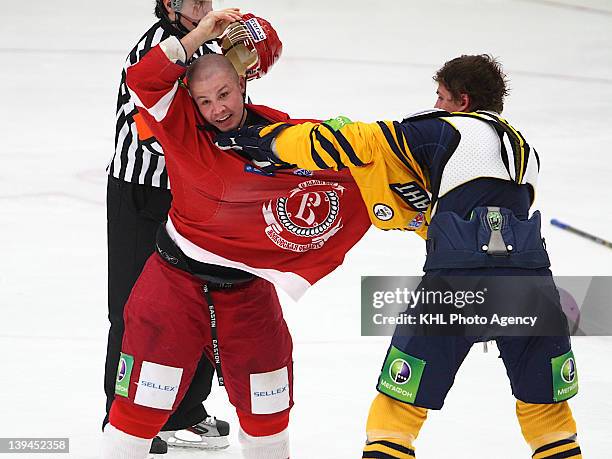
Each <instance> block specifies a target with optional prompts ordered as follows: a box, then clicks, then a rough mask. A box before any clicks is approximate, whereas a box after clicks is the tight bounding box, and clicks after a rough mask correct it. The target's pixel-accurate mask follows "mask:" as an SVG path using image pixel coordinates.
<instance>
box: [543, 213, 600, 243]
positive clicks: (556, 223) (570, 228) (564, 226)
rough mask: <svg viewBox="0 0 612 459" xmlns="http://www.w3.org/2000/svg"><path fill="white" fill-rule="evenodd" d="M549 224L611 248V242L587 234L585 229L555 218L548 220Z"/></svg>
mask: <svg viewBox="0 0 612 459" xmlns="http://www.w3.org/2000/svg"><path fill="white" fill-rule="evenodd" d="M550 224H551V225H553V226H556V227H557V228H561V229H564V230H566V231H569V232H570V233H574V234H577V235H578V236H582V237H584V238H586V239H588V240H590V241H593V242H596V243H597V244H601V245H603V246H606V247H608V248H610V249H612V242H610V241H606V240H605V239H602V238H600V237H597V236H594V235H592V234H589V233H587V232H586V231H582V230H579V229H578V228H574V227H573V226H570V225H568V224H567V223H563V222H560V221H559V220H557V219H556V218H553V219H552V220H551V221H550Z"/></svg>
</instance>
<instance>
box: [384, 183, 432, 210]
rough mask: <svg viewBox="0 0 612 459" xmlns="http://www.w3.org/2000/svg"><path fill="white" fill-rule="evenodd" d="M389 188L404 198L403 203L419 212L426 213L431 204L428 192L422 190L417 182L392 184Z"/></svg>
mask: <svg viewBox="0 0 612 459" xmlns="http://www.w3.org/2000/svg"><path fill="white" fill-rule="evenodd" d="M389 187H390V188H391V190H392V191H393V192H394V193H395V194H397V195H398V196H399V197H400V198H402V201H404V202H405V203H406V204H408V206H409V207H410V208H412V209H413V210H416V211H417V212H421V211H425V210H426V209H427V208H428V207H429V204H431V200H430V199H429V195H428V194H427V191H425V190H424V189H423V188H421V186H420V185H419V184H417V182H410V183H391V184H390V185H389Z"/></svg>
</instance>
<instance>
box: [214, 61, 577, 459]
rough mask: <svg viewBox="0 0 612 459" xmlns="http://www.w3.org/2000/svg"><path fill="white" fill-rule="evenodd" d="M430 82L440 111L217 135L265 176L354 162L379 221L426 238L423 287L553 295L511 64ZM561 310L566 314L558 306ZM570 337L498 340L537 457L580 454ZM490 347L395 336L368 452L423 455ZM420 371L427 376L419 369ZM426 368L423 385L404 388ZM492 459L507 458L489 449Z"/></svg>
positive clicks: (459, 68) (455, 71) (456, 67)
mask: <svg viewBox="0 0 612 459" xmlns="http://www.w3.org/2000/svg"><path fill="white" fill-rule="evenodd" d="M434 80H435V81H436V82H437V83H438V91H437V93H438V100H437V102H436V105H435V108H436V110H430V111H427V112H422V113H419V114H416V115H413V116H410V117H408V118H406V119H404V120H402V121H401V122H396V121H393V122H392V121H379V122H376V123H359V122H355V123H353V122H351V121H350V120H349V119H348V118H345V117H338V118H335V119H332V120H329V121H326V122H324V123H304V124H301V125H297V126H290V125H287V124H277V125H272V126H268V127H260V126H251V127H245V128H243V129H241V130H239V131H236V132H233V133H227V134H225V135H221V136H219V137H218V138H217V144H218V145H219V146H221V147H222V148H233V149H235V150H239V151H241V152H242V154H246V155H248V156H249V157H251V158H252V159H253V160H254V161H255V163H256V164H257V165H259V166H260V167H262V168H263V169H273V168H275V167H279V166H280V167H283V166H287V165H297V166H298V167H301V168H305V169H313V170H314V169H334V170H340V169H343V168H346V167H348V168H350V169H351V172H352V174H353V176H354V178H355V181H356V182H357V183H358V185H359V187H360V190H361V194H362V197H363V199H364V201H365V203H366V206H367V208H368V209H369V212H370V218H371V220H372V222H373V223H374V225H376V226H377V227H379V228H382V229H399V230H406V231H414V232H416V233H417V234H419V235H420V236H421V237H423V238H424V239H426V240H427V258H426V262H425V266H424V271H425V276H424V277H423V280H426V279H428V278H431V277H435V276H441V275H454V276H475V275H476V276H508V275H512V276H516V275H518V276H525V278H527V277H529V276H533V278H541V279H542V278H543V279H545V280H546V282H548V284H549V285H551V286H552V287H553V288H554V283H553V281H552V274H551V272H550V270H549V267H550V261H549V259H548V254H547V252H546V249H545V247H544V244H543V241H542V238H541V235H540V214H539V212H537V211H536V212H534V213H533V214H532V216H531V217H530V208H531V206H532V204H533V200H534V197H535V192H536V185H537V176H538V172H539V168H540V159H539V157H538V154H537V152H536V150H535V149H534V148H533V147H531V146H530V144H529V143H528V141H527V140H526V139H525V137H524V136H523V135H522V134H521V133H520V132H519V131H518V130H517V129H516V128H514V127H513V126H512V125H511V124H510V123H508V122H507V121H506V120H505V119H503V118H502V117H501V116H500V113H501V112H502V111H503V101H504V97H505V96H506V95H507V89H506V76H505V74H504V73H503V71H502V69H501V65H500V64H499V63H498V62H497V61H496V60H495V59H493V58H491V57H490V56H487V55H478V56H461V57H458V58H456V59H453V60H451V61H449V62H447V63H446V64H445V65H444V66H443V67H442V68H441V69H440V70H438V72H437V73H436V75H435V76H434ZM483 237H484V238H485V239H484V243H483ZM526 282H529V281H526ZM536 301H537V298H536ZM557 306H558V307H557ZM555 310H558V311H559V314H560V315H561V316H562V313H561V312H560V311H561V308H560V305H555ZM563 321H565V318H564V317H563ZM563 323H566V322H563ZM560 335H562V336H512V337H508V336H497V335H496V336H494V337H493V338H494V339H495V341H496V342H497V347H498V348H499V350H500V357H501V358H502V360H503V362H504V365H505V366H506V371H507V374H508V377H509V379H510V386H511V390H512V393H513V395H514V396H515V397H516V399H517V400H516V415H517V418H518V421H519V424H520V426H521V431H522V433H523V436H524V438H525V441H526V442H527V444H528V445H529V447H530V448H531V450H532V457H533V458H534V459H557V458H559V459H560V458H574V459H575V458H581V457H582V455H581V451H580V447H579V445H578V441H577V429H576V424H575V421H574V418H573V416H572V413H571V410H570V408H569V405H568V403H567V400H568V399H569V398H571V397H573V396H574V395H576V393H577V392H578V376H577V371H576V365H575V358H574V355H573V353H572V350H571V343H570V339H569V336H567V334H565V333H560ZM489 339H492V337H490V336H406V335H404V334H402V333H401V331H398V329H396V332H395V334H394V336H393V338H392V341H391V345H390V347H389V350H388V352H387V357H386V359H385V363H384V365H383V370H382V371H381V374H380V376H379V379H378V385H377V389H378V391H379V394H378V395H377V396H376V398H375V399H374V401H373V402H372V405H371V408H370V413H369V416H368V421H367V426H366V430H367V442H366V445H365V447H364V450H363V456H362V457H363V458H382V459H393V458H395V459H407V458H414V457H415V448H414V441H415V440H416V438H417V436H418V434H419V431H420V429H421V427H422V425H423V423H424V422H425V420H426V418H427V413H428V410H430V409H436V410H439V409H441V408H442V405H443V403H444V399H445V397H446V394H447V393H448V391H449V390H450V388H451V387H452V384H453V382H454V378H455V375H456V373H457V370H458V369H459V367H460V365H461V363H462V362H463V360H464V358H465V356H466V355H467V353H468V352H469V350H470V348H471V347H472V345H473V344H474V343H476V342H479V341H487V340H489ZM417 367H418V368H419V369H420V370H422V371H419V372H416V371H413V369H414V368H417ZM560 372H563V374H562V375H560V374H557V373H560ZM417 373H418V374H419V375H420V376H419V378H420V379H418V380H415V381H413V382H414V384H415V385H414V387H415V390H414V391H412V392H410V393H409V392H408V391H405V390H401V389H402V387H400V386H401V384H404V383H405V382H406V381H408V380H410V378H412V377H413V376H414V375H415V374H417ZM402 378H403V379H402ZM414 378H416V376H414ZM490 457H501V453H499V452H497V453H496V452H495V451H492V452H491V454H490Z"/></svg>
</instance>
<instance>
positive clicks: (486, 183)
mask: <svg viewBox="0 0 612 459" xmlns="http://www.w3.org/2000/svg"><path fill="white" fill-rule="evenodd" d="M272 128H273V126H271V127H270V128H269V129H272ZM262 134H265V132H263V131H262ZM275 151H276V153H277V154H278V156H279V158H280V159H281V160H282V161H285V162H287V163H291V164H296V165H298V166H299V167H302V168H305V169H313V170H315V169H330V168H331V169H334V170H341V169H343V168H345V167H348V168H351V172H352V174H353V177H354V178H355V181H356V182H357V184H358V185H359V188H360V190H361V194H362V197H363V199H364V201H365V203H366V206H367V208H368V211H369V214H370V218H371V220H372V222H373V224H374V225H375V226H377V227H378V228H381V229H386V230H389V229H399V230H408V231H416V232H417V233H418V234H419V235H420V236H421V237H423V238H426V236H427V225H428V222H429V221H430V218H431V215H432V214H433V213H435V212H440V211H453V212H455V213H457V214H459V215H462V216H463V217H464V218H467V216H468V215H469V213H470V212H471V210H472V209H473V208H475V207H478V206H499V207H506V208H509V209H511V210H513V211H514V213H515V215H517V217H518V218H527V215H528V212H529V207H530V206H531V204H532V202H533V199H534V195H535V186H536V181H537V174H538V171H539V158H538V155H537V153H536V152H535V150H533V149H531V147H530V146H529V144H528V143H527V141H526V140H525V139H524V137H523V136H522V135H521V134H520V132H519V131H517V130H516V129H514V128H513V127H512V126H511V125H510V124H509V123H508V122H507V121H506V120H504V119H503V118H501V117H499V116H497V115H496V114H493V113H489V112H478V113H448V112H444V111H440V110H435V111H429V112H423V113H421V114H418V115H414V116H411V117H409V118H406V119H405V120H403V121H402V122H395V121H379V122H376V123H360V122H356V123H353V122H351V121H350V120H348V119H347V118H345V117H338V118H335V119H333V120H329V121H326V122H325V123H320V124H317V123H304V124H301V125H297V126H292V127H289V128H287V129H285V130H283V131H282V132H281V133H280V134H279V135H278V136H277V137H276V139H275Z"/></svg>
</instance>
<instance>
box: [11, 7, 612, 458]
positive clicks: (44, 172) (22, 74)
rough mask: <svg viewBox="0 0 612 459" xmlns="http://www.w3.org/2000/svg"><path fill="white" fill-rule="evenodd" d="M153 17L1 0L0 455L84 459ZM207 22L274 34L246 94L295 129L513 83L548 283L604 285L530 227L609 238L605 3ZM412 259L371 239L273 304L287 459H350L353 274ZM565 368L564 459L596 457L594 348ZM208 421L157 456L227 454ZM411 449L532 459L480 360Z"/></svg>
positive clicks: (373, 374)
mask: <svg viewBox="0 0 612 459" xmlns="http://www.w3.org/2000/svg"><path fill="white" fill-rule="evenodd" d="M153 3H154V2H153V0H126V1H119V0H98V1H93V0H84V1H67V0H53V1H51V0H29V1H23V2H15V1H9V0H0V7H1V10H2V13H0V88H1V94H2V97H1V98H2V102H1V106H0V107H1V108H0V159H1V166H0V244H1V249H0V254H1V255H0V256H1V259H2V261H1V262H0V387H1V389H0V437H70V441H71V444H70V446H71V452H70V457H71V458H78V459H86V458H96V457H98V453H99V443H100V437H101V435H100V423H101V420H102V417H103V410H104V393H103V385H102V380H103V377H102V376H103V363H104V355H105V351H106V333H107V326H108V323H107V319H106V215H105V204H104V200H105V191H106V186H105V183H106V176H105V170H104V169H105V166H106V163H107V161H108V160H109V159H110V157H111V154H112V152H113V141H114V119H115V116H114V115H115V104H116V94H117V88H118V84H119V78H120V69H121V66H122V64H123V61H124V57H125V55H126V53H127V52H128V51H129V50H130V48H131V47H132V46H133V45H134V44H135V42H136V41H137V39H138V38H139V37H140V35H141V34H142V33H143V32H144V31H145V30H146V29H147V28H148V27H149V25H150V24H151V23H152V22H153V21H154V18H153V16H152V9H153V6H152V5H153ZM224 3H225V6H240V7H242V8H243V11H253V12H255V13H257V14H258V15H260V16H263V17H266V18H268V19H270V21H271V22H272V23H273V24H274V25H275V26H276V28H277V30H278V31H279V34H280V36H281V38H282V39H283V41H284V45H285V46H284V55H283V58H282V60H281V61H280V62H279V63H278V64H277V66H276V67H275V68H274V69H273V71H272V72H271V73H270V75H268V76H267V77H266V78H265V79H263V80H261V81H257V82H254V83H253V84H252V85H251V86H250V89H249V91H250V94H251V96H252V98H253V100H254V101H256V102H258V103H265V104H268V105H271V106H274V107H278V108H281V109H285V110H286V111H288V112H289V113H290V114H292V115H294V116H296V117H301V116H303V117H306V116H310V117H318V118H328V117H331V116H335V115H338V114H343V115H346V116H349V117H351V118H352V119H360V120H364V121H374V120H377V119H401V118H402V117H403V116H404V115H406V114H408V113H410V112H414V111H417V110H419V109H423V108H428V107H431V106H432V105H433V103H434V99H435V85H434V83H433V82H432V80H431V76H432V75H433V73H434V72H435V70H436V69H437V68H438V67H439V66H440V65H441V64H442V63H443V62H444V61H446V60H448V59H450V58H452V57H455V56H457V55H459V54H474V53H485V52H486V53H491V54H494V55H496V56H499V57H500V59H501V60H502V62H503V63H504V66H505V69H506V70H507V72H508V74H509V77H510V78H511V86H512V94H511V96H510V97H509V99H508V101H507V104H506V110H505V115H506V117H507V118H508V119H510V120H512V122H513V124H515V125H518V126H519V127H520V128H521V130H522V132H523V133H524V134H525V135H526V137H527V138H529V139H530V143H531V144H533V145H535V146H536V148H537V149H538V151H539V153H540V155H541V158H542V172H541V176H540V185H539V193H538V200H537V207H539V208H540V209H541V210H542V211H543V214H544V220H545V221H546V223H545V225H544V228H543V231H544V235H545V237H546V240H547V242H548V248H549V251H550V254H551V258H552V261H553V271H554V272H555V273H556V274H573V275H612V251H611V250H610V249H606V248H604V247H602V246H598V245H596V244H594V243H592V242H589V241H587V240H584V239H580V238H578V237H576V236H573V235H571V234H569V233H566V232H563V231H561V230H558V229H556V228H554V227H551V226H550V225H549V224H548V223H547V222H548V221H549V220H550V218H552V217H556V218H559V219H561V220H565V221H567V222H568V223H572V224H574V225H576V226H578V227H581V228H582V229H584V230H587V231H590V232H592V233H595V234H598V235H600V236H601V237H603V238H606V239H609V240H610V239H612V213H611V212H610V211H611V210H612V206H611V205H610V199H611V197H612V183H611V178H612V162H611V161H610V158H611V157H612V148H611V145H612V0H576V1H571V0H559V1H546V0H541V1H538V0H531V1H530V0H447V1H444V0H427V1H424V0H421V1H411V0H386V1H384V2H374V1H366V0H335V1H323V0H308V1H306V0H265V1H263V0H262V1H254V0H251V1H237V2H233V3H231V2H230V1H229V0H225V2H224ZM237 224H239V222H237ZM423 260H424V247H423V243H422V242H421V241H420V240H418V239H417V237H415V236H414V235H409V234H399V233H393V232H390V233H384V232H380V231H374V230H372V231H370V233H369V234H368V235H367V236H366V238H365V239H364V240H363V241H362V242H361V243H360V244H359V245H358V246H357V247H356V248H355V249H354V250H353V251H352V252H351V253H350V254H349V255H348V256H347V259H346V263H345V266H343V267H341V268H340V269H338V270H337V271H336V272H335V273H333V274H332V275H330V276H329V277H328V278H326V279H324V280H323V281H321V282H320V284H318V285H317V286H316V287H315V288H313V289H312V290H311V291H310V292H309V293H308V294H307V295H306V296H305V297H304V298H303V299H302V300H301V301H300V302H299V303H293V302H292V301H290V300H289V299H288V298H287V297H285V296H283V297H282V299H283V305H284V309H285V314H286V318H287V321H288V323H289V326H290V329H291V330H292V332H293V336H294V340H295V402H296V404H295V408H294V410H293V411H292V421H291V434H292V451H293V452H292V458H295V459H315V458H316V459H344V458H347V459H349V458H358V457H360V452H361V448H362V444H363V440H364V424H365V419H366V414H367V410H368V407H369V403H370V401H371V399H372V397H373V396H374V395H375V389H374V387H375V384H376V378H377V376H378V371H379V369H380V366H381V363H382V359H383V357H384V353H385V350H386V347H387V344H388V339H387V338H363V337H361V336H360V324H359V320H360V312H359V287H360V277H359V276H361V275H402V274H406V275H418V274H420V269H421V266H422V263H423ZM574 350H575V354H576V356H577V359H578V367H579V371H580V384H581V390H580V394H579V395H578V396H577V397H576V398H575V399H573V400H572V401H571V406H572V408H573V410H574V414H575V417H576V419H577V422H578V426H579V435H580V441H581V445H582V448H583V453H584V457H585V458H588V459H606V458H610V457H612V397H611V395H612V338H601V337H583V338H579V339H574ZM207 408H208V409H209V411H210V412H211V413H213V414H215V415H217V416H218V417H220V418H222V419H227V420H229V421H230V422H231V423H232V427H233V428H234V430H233V434H232V445H231V447H230V448H229V449H228V450H226V451H224V452H220V453H209V454H206V453H199V454H198V453H191V452H190V453H184V452H179V453H172V454H169V455H168V456H166V457H168V459H172V458H174V457H181V458H185V459H187V458H196V457H198V458H208V457H210V458H213V457H214V458H219V459H225V458H228V459H229V458H239V457H240V452H239V449H238V442H237V438H236V437H235V434H236V432H237V425H238V424H237V420H236V418H235V415H234V413H233V409H232V408H231V406H230V405H229V404H228V402H227V397H226V395H225V392H224V390H222V389H219V388H218V387H216V386H215V387H214V388H213V393H212V394H211V397H210V400H209V401H208V402H207ZM416 446H417V455H418V457H419V458H422V459H445V458H450V457H453V458H460V459H468V458H470V459H473V458H483V459H484V458H487V459H490V458H495V459H518V458H528V457H530V451H529V449H528V448H527V447H526V445H525V444H524V443H523V440H522V437H521V434H520V430H519V427H518V423H517V421H516V419H515V416H514V399H513V397H512V395H511V393H510V387H509V383H508V382H507V378H506V375H505V371H504V368H503V365H502V363H501V361H500V360H499V359H497V352H496V349H495V348H493V350H492V351H490V352H489V353H488V354H484V353H483V352H482V348H481V347H480V346H478V347H475V348H474V349H473V350H472V353H471V354H470V355H469V357H468V359H467V360H466V362H465V364H464V365H463V367H462V368H461V370H460V372H459V375H458V377H457V382H456V384H455V386H454V388H453V389H452V390H451V392H450V394H449V396H448V399H447V401H446V405H445V407H444V410H443V411H441V412H432V413H431V414H430V416H429V420H428V421H427V423H426V424H425V426H424V427H423V430H422V433H421V436H420V437H419V439H418V441H417V443H416ZM493 451H497V452H493ZM499 451H501V452H499ZM48 456H49V457H60V458H61V457H66V456H65V455H64V456H61V455H57V456H55V455H48ZM0 457H7V458H8V457H13V455H10V454H7V455H0ZM14 457H21V458H25V457H30V455H28V454H22V455H19V456H17V455H15V456H14ZM31 457H33V458H40V457H45V455H44V454H43V455H41V454H37V455H31Z"/></svg>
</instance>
